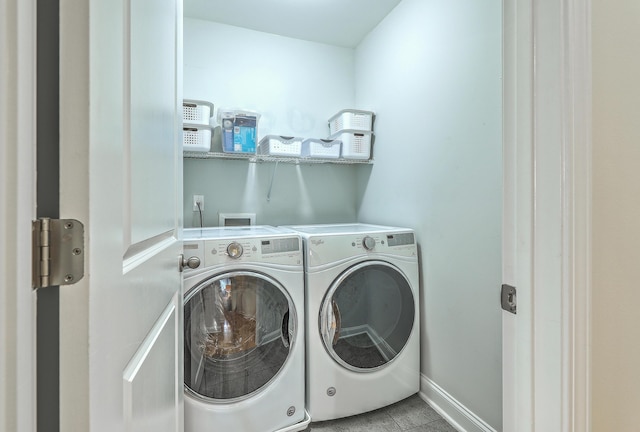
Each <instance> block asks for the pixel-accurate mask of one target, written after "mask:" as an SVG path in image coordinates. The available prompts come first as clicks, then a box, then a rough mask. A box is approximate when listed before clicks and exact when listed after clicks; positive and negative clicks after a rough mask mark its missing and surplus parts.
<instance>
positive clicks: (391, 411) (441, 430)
mask: <svg viewBox="0 0 640 432" xmlns="http://www.w3.org/2000/svg"><path fill="white" fill-rule="evenodd" d="M312 431H313V432H401V431H402V432H456V430H455V429H454V428H453V426H451V425H450V424H449V423H447V422H446V421H444V420H443V418H442V417H440V415H439V414H438V413H437V412H435V411H434V410H433V408H431V407H430V406H429V405H427V404H426V402H424V401H423V400H422V399H420V396H418V395H417V394H416V395H413V396H411V397H409V398H407V399H405V400H403V401H400V402H398V403H395V404H393V405H390V406H388V407H385V408H380V409H378V410H375V411H371V412H369V413H365V414H360V415H356V416H353V417H346V418H343V419H338V420H330V421H325V422H316V423H311V424H310V425H309V427H308V428H307V429H305V430H304V431H303V432H312Z"/></svg>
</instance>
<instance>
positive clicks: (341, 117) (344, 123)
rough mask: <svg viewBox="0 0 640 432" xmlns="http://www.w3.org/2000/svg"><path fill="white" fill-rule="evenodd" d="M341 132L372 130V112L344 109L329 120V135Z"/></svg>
mask: <svg viewBox="0 0 640 432" xmlns="http://www.w3.org/2000/svg"><path fill="white" fill-rule="evenodd" d="M342 130H359V131H372V130H373V112H371V111H361V110H353V109H346V110H342V111H340V112H339V113H338V114H336V115H334V116H333V117H331V118H330V119H329V133H330V134H331V135H333V134H334V133H337V132H340V131H342Z"/></svg>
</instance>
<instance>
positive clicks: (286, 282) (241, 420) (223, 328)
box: [184, 226, 309, 432]
mask: <svg viewBox="0 0 640 432" xmlns="http://www.w3.org/2000/svg"><path fill="white" fill-rule="evenodd" d="M184 237H185V240H184V255H185V257H186V258H187V259H189V258H191V259H192V262H194V261H196V260H194V258H198V259H199V260H200V262H201V264H200V266H199V267H197V268H195V269H187V270H185V272H184V388H185V402H184V417H185V432H218V431H220V432H228V431H234V432H266V431H280V432H288V431H299V430H303V429H305V428H306V426H307V425H308V423H309V417H308V415H307V414H306V411H305V394H304V366H305V365H304V349H305V348H304V347H305V341H304V276H303V275H304V272H303V257H302V241H301V238H300V236H299V235H297V234H292V233H291V232H287V233H285V232H283V231H282V230H280V229H277V228H274V227H268V226H250V227H233V228H204V229H200V228H196V229H186V230H185V231H184Z"/></svg>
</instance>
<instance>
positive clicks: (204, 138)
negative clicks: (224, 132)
mask: <svg viewBox="0 0 640 432" xmlns="http://www.w3.org/2000/svg"><path fill="white" fill-rule="evenodd" d="M182 149H183V150H184V151H196V152H208V151H209V150H210V149H211V128H210V127H209V126H203V125H196V124H184V125H183V126H182Z"/></svg>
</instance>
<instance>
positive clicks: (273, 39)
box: [184, 19, 367, 227]
mask: <svg viewBox="0 0 640 432" xmlns="http://www.w3.org/2000/svg"><path fill="white" fill-rule="evenodd" d="M353 62H354V50H353V49H350V48H343V47H336V46H331V45H325V44H319V43H314V42H308V41H302V40H298V39H292V38H286V37H282V36H276V35H272V34H268V33H261V32H257V31H252V30H247V29H243V28H239V27H234V26H228V25H223V24H218V23H213V22H207V21H202V20H196V19H185V21H184V95H185V98H188V99H201V100H207V101H210V102H212V103H213V104H214V105H215V108H216V111H217V109H218V108H221V107H224V108H242V109H252V110H255V111H257V112H259V113H260V114H261V115H262V117H261V119H260V122H259V125H258V135H259V139H260V138H261V137H263V136H265V135H268V134H275V135H291V136H299V137H303V138H325V137H326V136H327V135H328V133H329V130H328V127H327V120H328V119H329V118H330V117H331V116H332V115H333V114H335V113H336V112H338V111H339V110H341V109H344V108H352V107H353V105H354V102H355V101H354V95H355V89H354V85H353V79H354V74H353V68H354V63H353ZM214 123H215V117H214ZM214 135H216V136H217V134H214ZM216 136H214V147H218V148H219V145H220V144H219V138H218V139H216ZM218 151H219V150H218ZM274 168H275V165H274V164H272V163H260V164H255V163H247V162H246V161H234V160H213V159H210V160H196V159H185V163H184V215H185V217H184V221H185V227H191V226H198V225H199V223H200V220H199V215H198V214H197V213H194V212H193V195H204V198H205V211H204V215H203V216H204V218H203V219H204V226H216V225H218V213H219V212H225V213H238V212H248V213H256V223H258V224H270V225H283V224H284V225H286V224H300V223H332V222H353V221H355V220H356V202H357V199H356V190H357V180H356V179H357V177H356V174H357V171H358V169H360V168H359V167H354V166H337V165H322V166H318V165H299V166H296V165H290V164H283V163H280V164H278V167H277V171H276V175H275V177H274V179H273V189H272V193H271V197H270V198H271V199H270V200H267V192H268V190H269V185H270V183H271V178H272V173H273V171H274ZM364 169H365V170H366V169H367V168H364Z"/></svg>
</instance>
